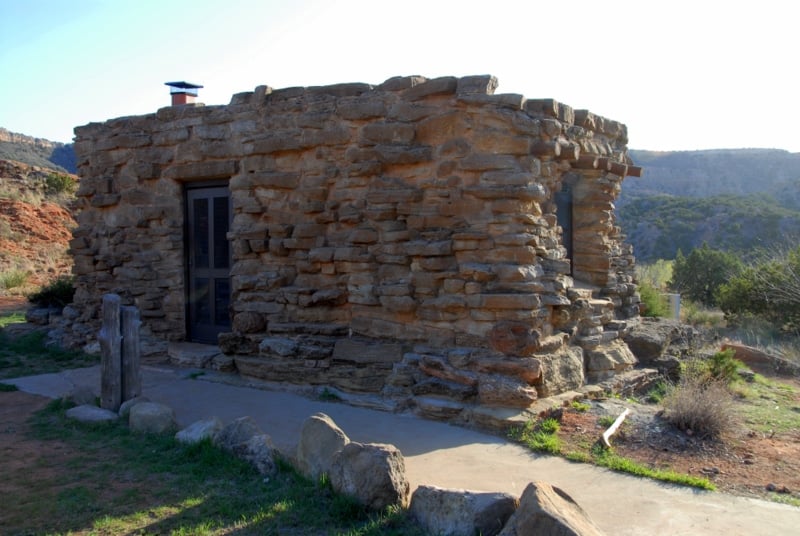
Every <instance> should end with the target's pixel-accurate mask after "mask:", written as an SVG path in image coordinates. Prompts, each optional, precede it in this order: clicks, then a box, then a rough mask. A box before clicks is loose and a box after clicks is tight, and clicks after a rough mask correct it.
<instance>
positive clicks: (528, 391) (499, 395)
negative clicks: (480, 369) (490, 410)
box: [478, 374, 538, 408]
mask: <svg viewBox="0 0 800 536" xmlns="http://www.w3.org/2000/svg"><path fill="white" fill-rule="evenodd" d="M537 398H538V394H537V392H536V389H534V388H533V387H531V386H530V385H528V383H527V382H524V381H522V380H520V379H517V378H512V377H509V376H501V375H498V374H491V375H490V374H481V375H480V376H479V380H478V400H479V401H480V403H481V404H482V405H486V406H499V407H510V408H526V407H528V406H530V405H531V404H533V403H534V402H535V401H536V399H537Z"/></svg>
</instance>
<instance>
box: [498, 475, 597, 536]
mask: <svg viewBox="0 0 800 536" xmlns="http://www.w3.org/2000/svg"><path fill="white" fill-rule="evenodd" d="M529 534H550V535H554V536H556V535H557V536H600V535H601V534H602V532H601V531H600V529H599V528H598V527H597V525H595V524H594V522H593V521H592V520H591V519H589V516H588V515H587V514H586V512H585V511H584V510H583V508H581V507H580V506H578V503H576V502H575V501H574V500H573V499H572V497H570V496H569V495H568V494H567V493H566V492H564V491H563V490H561V489H559V488H557V487H555V486H551V485H550V484H547V483H545V482H531V483H530V484H528V486H527V487H526V488H525V491H523V492H522V497H520V499H519V507H518V508H517V510H516V512H514V515H512V516H511V517H510V518H509V520H508V522H507V523H506V525H505V528H503V531H502V532H500V536H527V535H529Z"/></svg>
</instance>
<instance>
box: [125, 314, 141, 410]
mask: <svg viewBox="0 0 800 536" xmlns="http://www.w3.org/2000/svg"><path fill="white" fill-rule="evenodd" d="M140 325H141V321H140V320H139V309H137V308H136V307H133V306H131V305H126V306H123V307H122V402H125V401H126V400H130V399H131V398H136V397H137V396H140V395H141V394H142V375H141V372H140V371H139V364H140V361H141V357H140V356H141V348H140V345H139V326H140Z"/></svg>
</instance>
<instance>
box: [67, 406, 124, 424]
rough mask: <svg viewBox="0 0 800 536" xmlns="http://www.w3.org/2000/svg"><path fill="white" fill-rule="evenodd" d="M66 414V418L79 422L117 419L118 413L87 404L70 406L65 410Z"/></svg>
mask: <svg viewBox="0 0 800 536" xmlns="http://www.w3.org/2000/svg"><path fill="white" fill-rule="evenodd" d="M66 415H67V418H68V419H74V420H76V421H80V422H112V421H116V420H117V419H119V415H117V414H116V413H114V412H113V411H111V410H107V409H103V408H98V407H97V406H94V405H88V404H84V405H82V406H75V407H74V408H70V409H68V410H67V413H66Z"/></svg>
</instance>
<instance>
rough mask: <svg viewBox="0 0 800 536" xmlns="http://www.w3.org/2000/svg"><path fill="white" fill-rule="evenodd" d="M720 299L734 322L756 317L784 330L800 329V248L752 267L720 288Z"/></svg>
mask: <svg viewBox="0 0 800 536" xmlns="http://www.w3.org/2000/svg"><path fill="white" fill-rule="evenodd" d="M718 298H719V305H720V308H721V309H722V310H723V312H724V313H725V315H726V316H727V317H728V318H729V319H731V320H735V319H736V318H737V317H741V316H744V315H755V316H759V317H761V318H764V319H766V320H768V321H770V322H773V323H775V324H778V325H779V327H781V328H783V329H787V330H798V329H800V246H797V247H796V248H795V249H792V250H788V251H774V252H772V254H771V255H770V256H769V257H766V258H763V259H761V260H760V261H757V262H756V263H754V264H753V265H751V266H749V267H748V268H747V269H745V270H744V271H742V272H741V273H739V274H738V275H736V276H735V277H732V278H731V279H730V281H728V283H726V284H724V285H722V287H720V289H719V294H718Z"/></svg>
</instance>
